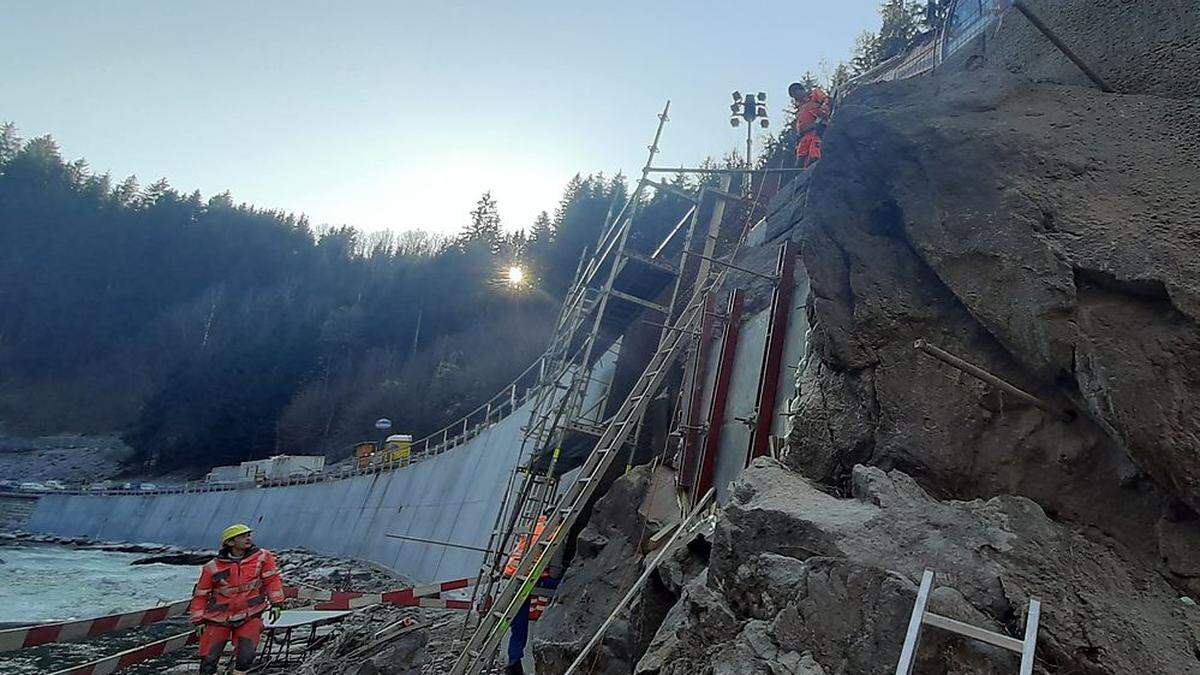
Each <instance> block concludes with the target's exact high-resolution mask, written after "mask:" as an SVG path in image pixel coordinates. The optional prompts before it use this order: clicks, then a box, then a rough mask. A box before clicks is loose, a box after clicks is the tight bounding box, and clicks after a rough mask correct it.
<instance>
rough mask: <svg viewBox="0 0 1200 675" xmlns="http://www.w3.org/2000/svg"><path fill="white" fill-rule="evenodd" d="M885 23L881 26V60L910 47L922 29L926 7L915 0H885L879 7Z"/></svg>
mask: <svg viewBox="0 0 1200 675" xmlns="http://www.w3.org/2000/svg"><path fill="white" fill-rule="evenodd" d="M879 15H880V16H881V17H882V18H883V25H881V26H880V27H879V47H880V54H879V56H880V61H884V60H886V59H890V58H892V57H893V56H896V55H897V54H900V53H902V52H903V51H904V50H905V49H908V45H909V43H911V42H912V39H913V38H914V37H915V36H916V35H917V33H919V32H920V30H921V23H922V21H923V18H924V15H925V9H924V8H922V7H921V5H920V3H918V2H915V0H885V1H884V3H883V5H882V6H881V7H880V8H879Z"/></svg>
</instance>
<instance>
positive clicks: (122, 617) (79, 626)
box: [0, 600, 188, 652]
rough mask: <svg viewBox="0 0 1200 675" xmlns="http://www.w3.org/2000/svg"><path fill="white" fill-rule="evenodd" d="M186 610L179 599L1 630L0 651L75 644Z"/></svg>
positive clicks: (145, 624)
mask: <svg viewBox="0 0 1200 675" xmlns="http://www.w3.org/2000/svg"><path fill="white" fill-rule="evenodd" d="M187 607H188V601H187V600H178V601H176V602H172V603H171V604H169V605H162V606H160V607H151V608H149V609H139V610H137V611H135V612H127V613H125V614H110V615H108V616H101V617H96V618H92V619H80V620H78V621H59V622H57V623H44V624H41V625H37V626H23V627H21V628H9V629H7V630H0V652H8V651H13V650H15V649H25V648H27V647H36V646H38V645H44V644H49V643H51V642H74V641H76V640H85V639H87V638H90V637H94V636H96V635H101V634H103V633H108V632H110V631H114V630H124V629H126V628H133V627H135V626H149V625H150V624H152V623H157V622H159V621H162V620H163V619H169V618H171V617H173V616H179V615H181V614H183V613H185V612H186V611H187Z"/></svg>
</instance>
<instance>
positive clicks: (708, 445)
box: [692, 288, 745, 495]
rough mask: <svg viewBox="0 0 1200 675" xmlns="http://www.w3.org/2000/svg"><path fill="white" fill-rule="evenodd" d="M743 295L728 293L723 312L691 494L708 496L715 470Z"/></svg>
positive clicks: (740, 293)
mask: <svg viewBox="0 0 1200 675" xmlns="http://www.w3.org/2000/svg"><path fill="white" fill-rule="evenodd" d="M744 295H745V294H744V293H743V292H742V290H741V289H740V288H736V289H734V290H733V292H732V293H730V294H729V306H728V310H727V311H726V313H725V316H726V317H727V318H726V319H725V333H724V335H722V336H721V357H720V361H718V362H717V379H716V381H715V382H714V383H713V392H712V401H711V402H710V404H709V407H708V432H707V434H706V435H705V437H704V454H703V455H701V456H700V470H699V471H698V472H697V476H696V485H695V487H694V488H693V489H692V494H693V495H703V494H708V490H709V488H711V487H712V485H713V476H714V474H715V473H716V470H717V451H718V449H719V448H720V444H721V426H722V423H723V421H724V419H725V407H726V404H727V403H728V402H729V385H730V383H731V382H733V357H734V355H735V354H736V353H737V342H738V333H739V331H740V329H741V323H742V302H743V299H744Z"/></svg>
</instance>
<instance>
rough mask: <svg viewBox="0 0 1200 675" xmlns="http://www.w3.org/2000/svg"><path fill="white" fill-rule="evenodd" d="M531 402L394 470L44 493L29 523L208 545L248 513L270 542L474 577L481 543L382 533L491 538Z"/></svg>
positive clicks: (66, 531) (63, 532)
mask: <svg viewBox="0 0 1200 675" xmlns="http://www.w3.org/2000/svg"><path fill="white" fill-rule="evenodd" d="M531 405H532V403H526V404H525V405H524V406H521V407H520V408H518V409H517V411H516V413H515V414H512V415H509V416H508V417H506V418H504V419H503V420H501V421H500V422H498V423H496V424H495V425H493V426H492V427H490V428H489V429H487V430H486V431H484V432H482V433H481V434H480V435H479V436H476V437H475V438H473V439H471V440H470V441H469V442H467V443H466V444H464V445H463V446H461V447H459V448H455V449H454V450H451V451H449V452H446V453H445V454H442V455H439V456H437V457H434V458H432V459H428V460H425V461H423V462H420V463H419V464H414V465H413V466H410V467H407V468H404V469H400V470H396V471H392V472H387V473H379V474H372V475H365V476H356V477H353V478H346V479H343V480H336V481H330V482H327V483H315V484H310V485H293V486H288V487H273V488H262V489H247V490H237V491H233V492H210V493H193V494H166V495H145V496H142V495H137V496H105V495H48V496H45V497H43V498H42V499H41V500H39V501H38V503H37V506H36V507H35V508H34V511H33V513H32V515H31V516H30V519H29V524H28V529H30V530H32V531H35V532H43V533H47V534H54V535H60V536H88V537H93V538H96V539H103V540H124V541H135V542H141V541H146V542H161V543H167V544H175V545H179V546H190V547H204V548H212V547H214V545H215V544H216V543H217V542H216V541H215V539H216V536H217V533H218V532H220V531H221V529H222V528H224V527H225V526H226V525H229V524H231V523H236V522H245V523H247V524H248V525H250V526H251V527H254V528H255V529H256V530H257V532H256V540H257V541H258V543H260V544H261V545H263V546H265V547H268V548H287V547H303V548H307V549H310V550H313V551H316V552H318V553H324V554H328V555H334V556H340V557H348V558H355V559H359V560H369V561H372V562H375V563H379V564H381V565H383V566H385V567H387V568H389V569H392V570H394V571H396V572H398V573H399V574H402V575H404V576H406V577H409V578H410V579H412V580H413V581H417V582H421V581H434V580H449V579H457V578H462V577H473V576H474V575H475V574H476V573H477V572H478V570H479V564H480V562H481V555H482V554H481V553H479V552H476V551H470V550H466V549H460V548H451V547H445V546H436V545H429V544H422V543H417V542H410V541H402V540H398V539H393V538H389V537H387V536H385V535H387V534H389V533H390V534H401V535H406V536H411V537H421V538H427V539H437V540H442V541H450V542H455V543H460V544H466V545H469V546H478V547H485V546H487V543H488V537H489V535H490V533H491V530H492V527H493V524H494V520H495V517H496V511H497V509H498V507H499V505H500V500H501V497H502V496H503V492H504V488H505V486H506V485H507V483H508V479H509V476H510V473H511V471H512V469H513V467H514V466H516V465H517V464H518V463H519V461H520V460H521V459H522V458H521V457H520V454H521V440H522V433H521V426H522V425H524V424H525V423H526V422H527V421H528V419H529V408H530V406H531Z"/></svg>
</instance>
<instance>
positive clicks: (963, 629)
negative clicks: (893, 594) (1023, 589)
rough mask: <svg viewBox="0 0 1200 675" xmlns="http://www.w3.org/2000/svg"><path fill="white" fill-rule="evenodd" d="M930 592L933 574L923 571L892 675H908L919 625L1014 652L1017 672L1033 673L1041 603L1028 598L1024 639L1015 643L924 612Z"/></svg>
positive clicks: (1011, 638)
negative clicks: (1017, 656)
mask: <svg viewBox="0 0 1200 675" xmlns="http://www.w3.org/2000/svg"><path fill="white" fill-rule="evenodd" d="M932 591H933V572H932V571H930V570H925V573H924V574H923V575H921V588H920V589H919V590H918V591H917V601H916V602H915V603H913V612H912V617H911V618H910V619H909V620H908V634H907V635H906V636H905V638H904V648H903V649H901V650H900V661H899V662H898V663H897V664H896V675H912V672H913V665H914V664H915V663H916V659H917V643H918V642H919V641H920V640H921V627H922V626H933V627H935V628H941V629H942V630H946V631H950V632H951V633H956V634H958V635H963V636H965V637H969V638H971V639H972V640H978V641H980V642H986V643H987V644H989V645H994V646H996V647H1000V648H1001V649H1007V650H1009V651H1010V652H1016V653H1018V654H1020V655H1021V668H1020V670H1019V671H1017V672H1018V673H1020V675H1031V674H1032V673H1033V652H1034V649H1036V648H1037V634H1038V618H1039V616H1040V615H1041V612H1042V602H1041V600H1039V599H1037V598H1030V599H1029V611H1028V612H1026V614H1025V637H1024V639H1021V640H1018V639H1016V638H1013V637H1009V636H1007V635H1001V634H1000V633H993V632H992V631H990V630H985V629H983V628H979V627H978V626H972V625H971V624H969V623H963V622H961V621H955V620H954V619H951V618H949V617H946V616H942V615H941V614H934V613H933V612H930V611H928V610H927V609H925V605H926V604H928V602H929V594H930V593H931V592H932Z"/></svg>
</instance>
